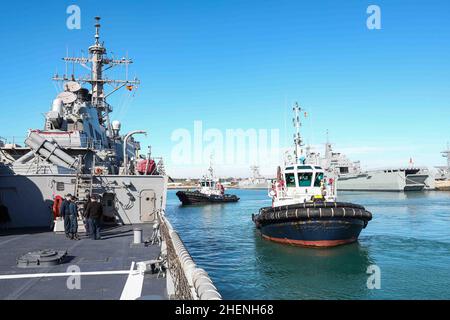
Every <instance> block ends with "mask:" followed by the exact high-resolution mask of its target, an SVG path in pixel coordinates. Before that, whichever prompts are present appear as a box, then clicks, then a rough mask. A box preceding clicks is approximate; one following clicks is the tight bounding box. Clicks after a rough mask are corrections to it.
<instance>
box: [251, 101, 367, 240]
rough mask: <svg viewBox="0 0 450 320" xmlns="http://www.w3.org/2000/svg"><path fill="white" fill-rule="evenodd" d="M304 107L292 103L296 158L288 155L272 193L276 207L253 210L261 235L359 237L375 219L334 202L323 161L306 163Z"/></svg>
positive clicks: (362, 210) (272, 237)
mask: <svg viewBox="0 0 450 320" xmlns="http://www.w3.org/2000/svg"><path fill="white" fill-rule="evenodd" d="M300 111H301V109H300V108H299V106H298V104H296V105H295V106H294V115H295V117H294V126H295V128H296V133H295V135H294V159H293V158H292V155H288V156H287V159H286V160H285V165H284V168H283V170H281V168H280V167H278V172H277V179H276V180H275V181H274V182H273V183H272V186H271V189H270V191H269V196H270V197H271V198H272V206H271V207H265V208H261V209H260V210H259V213H258V214H257V215H252V219H253V221H254V223H255V225H256V227H257V228H258V229H259V230H260V232H261V235H262V236H263V238H265V239H268V240H272V241H275V242H279V243H285V244H291V245H299V246H312V247H332V246H337V245H341V244H346V243H352V242H355V241H356V240H357V239H358V236H359V234H360V232H361V230H362V229H363V228H365V227H366V226H367V223H368V222H369V221H370V220H371V219H372V214H371V213H370V212H368V211H367V210H366V209H365V208H364V207H362V206H360V205H357V204H353V203H345V202H336V182H335V181H334V180H333V179H332V178H331V179H327V178H326V177H325V176H324V175H325V172H324V170H323V169H322V167H320V166H316V165H310V164H308V163H306V157H305V154H304V152H303V149H302V146H303V143H302V139H301V136H300V126H301V123H300Z"/></svg>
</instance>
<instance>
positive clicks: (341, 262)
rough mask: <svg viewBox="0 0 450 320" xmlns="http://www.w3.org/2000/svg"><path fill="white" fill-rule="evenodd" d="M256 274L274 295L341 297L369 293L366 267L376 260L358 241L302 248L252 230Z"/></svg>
mask: <svg viewBox="0 0 450 320" xmlns="http://www.w3.org/2000/svg"><path fill="white" fill-rule="evenodd" d="M254 238H255V256H256V262H257V270H258V273H259V278H260V279H263V281H264V282H265V285H266V286H267V287H271V288H272V289H275V290H274V292H277V291H278V294H277V295H276V296H274V297H273V298H275V299H342V298H345V297H346V296H353V297H354V296H355V295H356V296H359V297H361V298H363V297H365V296H366V295H367V294H368V289H367V286H366V282H367V278H368V275H367V274H366V271H367V267H368V266H369V265H371V264H376V261H375V260H374V259H372V258H371V257H370V254H369V249H368V248H367V247H363V246H361V245H360V244H359V243H353V244H349V245H344V246H339V247H335V248H320V249H316V248H304V247H294V246H288V245H283V244H277V243H273V242H270V241H267V240H264V239H262V238H261V236H260V235H259V232H255V233H254Z"/></svg>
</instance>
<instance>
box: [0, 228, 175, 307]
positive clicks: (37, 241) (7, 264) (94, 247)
mask: <svg viewBox="0 0 450 320" xmlns="http://www.w3.org/2000/svg"><path fill="white" fill-rule="evenodd" d="M140 227H142V229H143V234H144V238H147V237H149V236H151V234H152V227H153V225H152V224H144V225H140ZM101 236H102V240H98V241H94V240H90V239H89V238H87V237H86V236H81V238H82V239H81V240H79V241H73V240H68V239H67V238H66V237H65V236H64V235H59V234H58V235H57V234H54V233H53V232H48V231H47V232H45V231H33V232H31V231H30V230H29V231H21V232H16V233H13V234H3V235H2V233H0V275H18V274H31V273H61V272H67V268H68V267H69V266H72V265H76V266H78V267H79V268H80V271H81V272H88V271H120V270H129V269H130V267H131V264H132V262H133V261H134V262H139V261H145V260H151V259H156V258H157V257H158V256H159V253H160V247H159V246H156V245H155V246H148V247H130V244H131V242H132V241H133V228H132V226H120V227H113V228H108V229H104V230H102V233H101ZM47 248H51V249H54V250H67V252H68V254H67V256H68V257H67V260H66V261H65V262H64V263H62V264H60V265H56V266H53V267H40V268H26V269H24V268H18V267H17V258H18V257H20V256H21V255H23V254H25V253H27V252H30V251H35V250H40V249H47ZM127 278H128V275H126V274H120V275H83V276H81V289H72V290H70V289H68V288H67V285H66V282H67V279H68V278H67V277H40V278H26V279H0V299H88V300H101V299H119V298H120V296H121V294H122V291H123V288H124V286H125V283H126V281H127ZM149 295H150V296H160V297H162V298H166V297H167V292H166V279H165V278H162V277H160V278H159V279H157V278H156V275H146V276H145V278H144V284H143V286H142V296H149Z"/></svg>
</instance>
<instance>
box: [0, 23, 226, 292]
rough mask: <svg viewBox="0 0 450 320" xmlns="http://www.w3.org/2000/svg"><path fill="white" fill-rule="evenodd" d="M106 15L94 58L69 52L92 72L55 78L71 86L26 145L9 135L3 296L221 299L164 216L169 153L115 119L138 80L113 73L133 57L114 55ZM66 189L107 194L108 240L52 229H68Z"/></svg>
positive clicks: (3, 165) (1, 235)
mask: <svg viewBox="0 0 450 320" xmlns="http://www.w3.org/2000/svg"><path fill="white" fill-rule="evenodd" d="M99 20H100V18H96V25H95V28H96V32H95V43H94V44H93V45H92V46H90V47H89V57H87V58H68V57H66V58H64V60H65V61H66V62H72V63H74V64H80V65H82V66H83V67H85V68H88V69H89V71H90V74H89V75H88V76H86V77H78V78H77V77H75V75H71V76H67V75H63V76H58V75H56V76H55V77H54V80H56V81H61V82H62V83H63V88H64V90H63V92H61V93H59V94H58V96H57V98H56V99H55V100H54V101H53V104H52V107H51V110H50V111H49V112H47V113H46V115H45V123H44V126H43V128H41V129H36V130H31V131H30V132H29V133H28V135H27V138H26V140H25V146H23V147H22V146H19V145H17V144H15V143H5V142H4V141H3V140H1V139H0V141H1V143H0V147H1V152H0V153H1V162H0V206H1V219H0V257H1V259H0V260H1V263H0V299H52V300H54V299H93V300H100V299H124V300H128V299H220V294H219V293H218V292H217V289H216V288H215V286H214V285H213V284H212V281H211V280H210V279H209V277H208V275H207V273H206V272H205V271H204V270H202V269H200V268H198V267H197V266H196V264H195V262H194V261H193V260H192V258H191V257H190V255H189V253H188V251H187V249H186V248H185V247H184V245H183V242H182V241H181V239H180V237H179V236H178V234H177V233H176V231H175V230H174V229H173V228H172V226H171V225H170V223H169V221H168V220H167V218H166V217H165V212H164V210H165V206H166V191H167V190H166V189H167V176H166V174H165V172H164V166H163V162H162V159H156V158H154V157H152V156H151V154H150V152H149V153H148V154H147V155H142V154H141V153H140V152H139V151H140V145H139V142H138V141H136V140H134V138H133V136H134V135H135V134H143V133H145V131H144V130H136V131H131V132H128V133H126V134H121V132H120V130H121V125H120V123H119V122H117V121H113V122H110V119H109V116H110V114H111V112H112V107H111V105H109V104H108V103H107V101H106V98H107V97H108V96H109V95H110V94H112V93H113V92H116V91H118V90H119V89H121V88H123V87H127V89H128V90H132V89H133V86H136V85H138V84H139V80H137V79H133V80H131V81H130V80H127V79H125V80H112V79H108V78H106V76H105V71H106V70H108V69H110V68H112V67H114V66H118V65H125V66H127V65H128V64H130V63H131V60H129V59H126V58H124V59H120V60H114V59H110V58H108V57H107V55H106V48H105V47H104V45H103V43H100V39H99V38H100V35H99V33H100V24H99ZM83 84H89V85H91V90H88V89H86V88H83V87H82V85H83ZM105 85H111V86H113V87H112V89H111V91H110V92H109V93H106V90H105ZM66 193H71V194H73V195H75V196H76V197H77V199H78V200H77V204H78V205H79V207H80V209H82V206H83V205H84V204H85V202H86V199H87V196H88V195H97V196H100V197H101V199H102V203H103V209H104V210H103V212H104V215H103V220H104V221H103V227H102V232H101V236H102V239H101V241H93V240H90V239H87V238H86V237H83V236H82V237H81V240H79V241H72V240H69V239H66V238H65V236H64V235H63V234H59V233H58V232H52V231H53V230H54V231H62V229H61V224H62V221H61V219H60V217H58V212H57V210H55V211H53V209H52V205H53V204H54V203H56V202H57V201H56V200H57V198H58V197H60V196H63V195H65V194H66ZM79 225H80V226H83V223H82V221H81V219H79ZM131 225H133V226H131ZM53 226H55V227H54V229H52V227H53ZM58 226H59V229H58ZM30 227H32V228H30ZM181 257H183V259H181ZM74 272H76V273H77V274H76V275H75V274H74ZM71 280H73V282H71Z"/></svg>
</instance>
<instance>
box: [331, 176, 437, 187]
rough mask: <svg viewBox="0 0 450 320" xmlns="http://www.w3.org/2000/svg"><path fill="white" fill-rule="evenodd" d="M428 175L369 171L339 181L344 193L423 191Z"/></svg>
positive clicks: (342, 177)
mask: <svg viewBox="0 0 450 320" xmlns="http://www.w3.org/2000/svg"><path fill="white" fill-rule="evenodd" d="M427 178H428V175H427V174H410V175H407V176H405V174H404V173H402V172H384V171H373V172H371V171H369V172H367V173H362V174H355V175H353V174H348V175H342V176H340V177H339V179H338V181H337V187H338V190H342V191H422V190H423V189H424V188H425V186H426V185H425V180H426V179H427Z"/></svg>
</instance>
